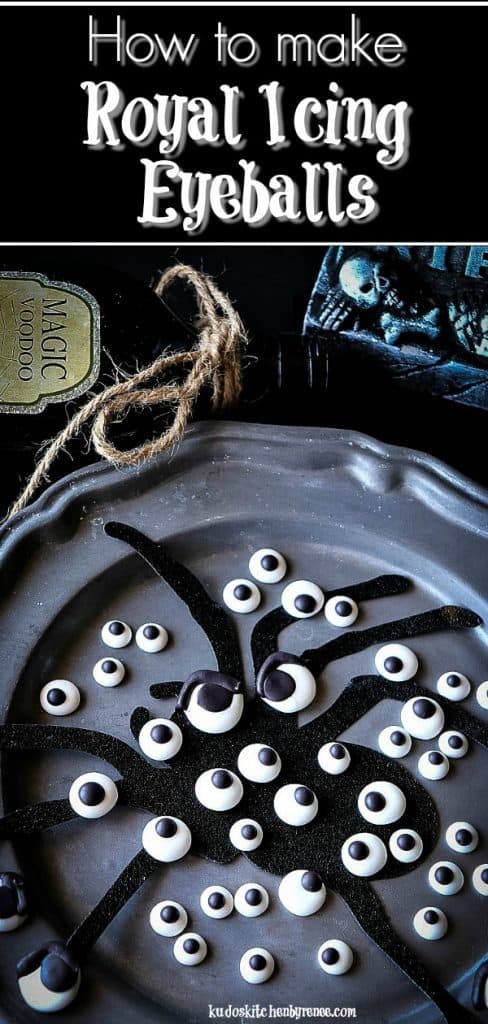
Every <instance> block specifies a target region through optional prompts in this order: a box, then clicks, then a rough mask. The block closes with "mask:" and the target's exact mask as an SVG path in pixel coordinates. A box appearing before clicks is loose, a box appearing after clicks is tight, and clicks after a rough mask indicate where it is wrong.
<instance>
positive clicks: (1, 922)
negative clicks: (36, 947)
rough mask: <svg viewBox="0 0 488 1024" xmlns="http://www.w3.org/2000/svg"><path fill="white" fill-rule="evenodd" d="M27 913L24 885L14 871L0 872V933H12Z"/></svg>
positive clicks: (20, 876) (21, 878) (22, 880)
mask: <svg viewBox="0 0 488 1024" xmlns="http://www.w3.org/2000/svg"><path fill="white" fill-rule="evenodd" d="M28 912H29V907H28V903H27V897H26V893H25V883H24V879H23V877H22V875H19V874H18V873H17V872H16V871H2V872H0V932H13V931H15V929H16V928H20V925H21V924H23V923H24V921H25V920H26V918H27V915H28Z"/></svg>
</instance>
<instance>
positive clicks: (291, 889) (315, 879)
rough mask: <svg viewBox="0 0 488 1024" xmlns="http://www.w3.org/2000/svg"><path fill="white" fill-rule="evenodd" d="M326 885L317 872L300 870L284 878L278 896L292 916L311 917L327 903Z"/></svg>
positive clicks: (291, 872)
mask: <svg viewBox="0 0 488 1024" xmlns="http://www.w3.org/2000/svg"><path fill="white" fill-rule="evenodd" d="M326 895H327V893H326V889H325V885H324V883H323V881H322V879H321V878H320V876H319V875H318V874H317V872H316V871H305V870H304V869H302V868H299V869H298V870H296V871H290V872H289V873H288V874H287V875H285V876H284V878H282V880H281V882H280V887H279V889H278V896H279V898H280V900H281V902H282V904H283V906H284V907H286V909H287V910H289V911H290V914H295V915H296V916H297V917H309V916H310V915H311V914H316V913H317V911H318V910H320V908H321V907H323V905H324V903H325V897H326Z"/></svg>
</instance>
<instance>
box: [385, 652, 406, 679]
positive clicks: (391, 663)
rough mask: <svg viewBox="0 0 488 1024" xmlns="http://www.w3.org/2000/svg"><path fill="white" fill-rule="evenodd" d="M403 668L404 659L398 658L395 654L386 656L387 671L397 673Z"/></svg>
mask: <svg viewBox="0 0 488 1024" xmlns="http://www.w3.org/2000/svg"><path fill="white" fill-rule="evenodd" d="M402 668H403V661H402V659H401V658H397V657H395V656H394V655H390V657H389V658H385V669H386V671H387V672H391V674H392V675H395V674H396V673H397V672H401V671H402Z"/></svg>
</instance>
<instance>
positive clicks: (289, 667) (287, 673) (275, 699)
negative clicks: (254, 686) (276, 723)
mask: <svg viewBox="0 0 488 1024" xmlns="http://www.w3.org/2000/svg"><path fill="white" fill-rule="evenodd" d="M258 680H259V683H258V692H259V695H260V697H261V698H262V700H264V702H265V703H266V704H268V705H269V707H271V708H274V709H275V710H276V711H281V713H282V714H284V715H292V714H294V713H295V712H297V711H303V709H304V708H307V707H308V706H309V704H311V703H312V701H313V700H315V695H316V693H317V683H316V682H315V677H314V676H313V675H312V673H311V672H310V669H308V668H306V666H305V665H300V664H295V663H294V662H292V661H278V660H277V662H276V665H275V667H274V668H273V667H272V668H270V671H269V672H265V673H263V674H262V675H261V674H260V675H259V677H258Z"/></svg>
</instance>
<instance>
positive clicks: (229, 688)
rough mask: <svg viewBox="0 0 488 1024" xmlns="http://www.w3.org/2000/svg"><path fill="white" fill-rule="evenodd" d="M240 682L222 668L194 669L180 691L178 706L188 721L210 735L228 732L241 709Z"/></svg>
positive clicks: (237, 718) (242, 707)
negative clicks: (222, 670)
mask: <svg viewBox="0 0 488 1024" xmlns="http://www.w3.org/2000/svg"><path fill="white" fill-rule="evenodd" d="M241 689H242V686H241V683H240V682H238V680H237V679H232V678H231V677H230V676H226V675H224V674H223V673H221V672H212V671H203V672H194V673H193V674H192V675H191V676H190V677H189V679H187V681H186V683H185V684H184V686H183V687H182V689H181V691H180V695H179V697H178V702H177V707H178V708H182V709H183V710H184V712H185V715H186V717H187V719H188V721H189V722H191V724H192V725H193V726H194V727H195V729H199V730H200V732H206V733H209V734H210V735H214V736H216V735H219V734H220V733H223V732H229V731H230V730H231V729H234V727H235V726H236V725H237V723H238V722H239V721H240V718H241V716H242V712H243V711H244V697H243V695H242V693H241Z"/></svg>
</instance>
